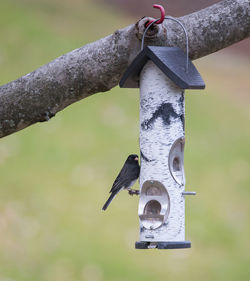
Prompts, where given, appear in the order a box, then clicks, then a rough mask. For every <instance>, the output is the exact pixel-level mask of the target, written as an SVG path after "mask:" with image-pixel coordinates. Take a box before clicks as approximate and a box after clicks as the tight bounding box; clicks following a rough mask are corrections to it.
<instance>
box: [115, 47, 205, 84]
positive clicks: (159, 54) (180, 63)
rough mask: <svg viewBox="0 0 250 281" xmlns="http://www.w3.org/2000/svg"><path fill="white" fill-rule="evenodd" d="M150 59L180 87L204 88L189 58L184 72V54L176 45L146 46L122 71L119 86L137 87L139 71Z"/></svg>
mask: <svg viewBox="0 0 250 281" xmlns="http://www.w3.org/2000/svg"><path fill="white" fill-rule="evenodd" d="M148 60H152V61H153V62H154V63H155V64H156V65H157V66H158V67H159V68H160V69H161V71H162V72H163V73H165V74H166V76H167V77H168V78H170V79H171V80H172V81H173V82H174V83H175V84H176V85H177V86H179V87H180V88H181V89H204V88H205V83H204V81H203V79H202V77H201V76H200V74H199V72H198V70H197V69H196V68H195V66H194V64H193V63H192V61H191V60H189V61H188V72H186V54H185V53H184V52H183V51H182V50H181V49H180V48H176V47H159V46H157V47H156V46H147V47H145V48H144V49H143V50H142V51H141V52H140V53H139V55H138V56H137V57H136V58H135V59H134V61H133V62H132V63H131V65H130V66H129V67H128V69H127V70H126V72H125V73H124V75H123V77H122V79H121V81H120V83H119V85H120V87H121V88H139V79H140V72H141V70H142V68H143V67H144V65H145V64H146V63H147V61H148Z"/></svg>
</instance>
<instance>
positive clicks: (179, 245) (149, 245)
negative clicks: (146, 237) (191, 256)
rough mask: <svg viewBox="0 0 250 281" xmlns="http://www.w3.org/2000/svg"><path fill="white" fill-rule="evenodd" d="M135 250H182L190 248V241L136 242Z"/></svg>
mask: <svg viewBox="0 0 250 281" xmlns="http://www.w3.org/2000/svg"><path fill="white" fill-rule="evenodd" d="M135 248H136V249H159V250H167V249H184V248H191V242H190V241H183V242H182V241H171V242H148V241H138V242H135Z"/></svg>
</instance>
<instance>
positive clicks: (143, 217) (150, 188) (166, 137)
mask: <svg viewBox="0 0 250 281" xmlns="http://www.w3.org/2000/svg"><path fill="white" fill-rule="evenodd" d="M187 66H188V68H187ZM120 87H123V88H138V87H139V88H140V152H141V172H140V199H139V207H138V214H139V221H140V241H138V242H136V244H135V247H136V248H137V249H149V248H158V249H176V248H190V247H191V243H190V241H186V240H185V196H186V195H193V194H194V192H186V191H185V174H184V163H183V154H184V144H185V126H184V122H185V97H184V89H204V88H205V84H204V81H203V80H202V78H201V76H200V74H199V72H198V71H197V69H196V68H195V66H194V65H193V63H192V62H191V60H188V62H187V56H186V54H185V53H184V52H183V51H182V50H181V49H180V48H175V47H159V46H147V47H145V48H144V49H143V50H142V51H141V52H140V53H139V55H138V56H137V57H136V58H135V59H134V61H133V62H132V64H131V65H130V66H129V67H128V69H127V71H126V72H125V73H124V75H123V77H122V79H121V81H120Z"/></svg>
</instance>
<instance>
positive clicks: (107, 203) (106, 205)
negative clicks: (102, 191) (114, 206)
mask: <svg viewBox="0 0 250 281" xmlns="http://www.w3.org/2000/svg"><path fill="white" fill-rule="evenodd" d="M115 196H116V193H115V192H112V193H111V195H110V196H109V199H108V200H107V202H106V203H105V204H104V206H103V207H102V210H103V211H105V210H106V209H107V208H108V206H109V204H110V203H111V201H112V200H113V199H114V198H115Z"/></svg>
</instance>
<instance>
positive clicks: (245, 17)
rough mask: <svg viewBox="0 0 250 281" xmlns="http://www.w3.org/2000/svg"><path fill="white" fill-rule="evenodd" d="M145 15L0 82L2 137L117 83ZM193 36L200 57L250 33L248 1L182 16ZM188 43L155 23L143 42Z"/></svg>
mask: <svg viewBox="0 0 250 281" xmlns="http://www.w3.org/2000/svg"><path fill="white" fill-rule="evenodd" d="M147 20H148V19H147V18H143V19H141V20H140V21H139V22H138V23H137V24H134V25H131V26H128V27H126V28H124V29H121V30H117V31H116V32H115V33H113V34H112V35H110V36H108V37H105V38H103V39H101V40H98V41H96V42H93V43H91V44H88V45H86V46H83V47H81V48H79V49H76V50H74V51H72V52H70V53H67V54H65V55H63V56H61V57H59V58H57V59H55V60H54V61H52V62H50V63H48V64H47V65H44V66H42V67H40V68H38V69H37V70H35V71H33V72H31V73H29V74H27V75H25V76H23V77H21V78H19V79H17V80H15V81H12V82H10V83H8V84H6V85H4V86H1V87H0V137H4V136H7V135H9V134H11V133H14V132H16V131H19V130H21V129H23V128H25V127H27V126H30V125H32V124H34V123H36V122H42V121H47V120H49V119H50V118H51V117H53V116H55V114H56V113H57V112H59V111H61V110H62V109H64V108H65V107H66V106H68V105H70V104H72V103H74V102H76V101H79V100H80V99H83V98H86V97H88V96H90V95H92V94H95V93H98V92H105V91H108V90H110V89H111V88H112V87H114V86H116V85H117V84H118V82H119V80H120V78H121V76H122V74H123V72H124V71H125V70H126V68H127V66H128V65H129V63H130V62H131V61H132V59H133V58H134V57H135V56H136V54H137V53H138V52H139V51H140V39H141V37H142V34H143V32H144V30H145V27H144V25H145V22H146V21H147ZM179 20H181V21H182V23H183V24H184V26H185V27H186V29H187V31H188V35H189V42H190V43H189V44H190V45H189V48H190V53H189V56H190V58H191V59H197V58H200V57H203V56H206V55H208V54H211V53H213V52H216V51H218V50H220V49H223V48H225V47H227V46H229V45H232V44H233V43H236V42H238V41H240V40H243V39H245V38H247V37H249V36H250V2H249V0H224V1H221V2H219V3H217V4H215V5H213V6H210V7H208V8H206V9H203V10H200V11H198V12H195V13H193V14H190V15H187V16H184V17H182V18H179ZM149 43H150V44H151V45H167V46H179V47H181V48H185V37H184V35H183V33H182V31H181V29H180V27H179V26H178V25H177V24H175V23H173V22H171V21H165V22H164V24H163V25H160V26H154V27H153V28H152V29H151V30H150V31H149V32H148V35H147V38H146V42H145V44H149Z"/></svg>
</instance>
